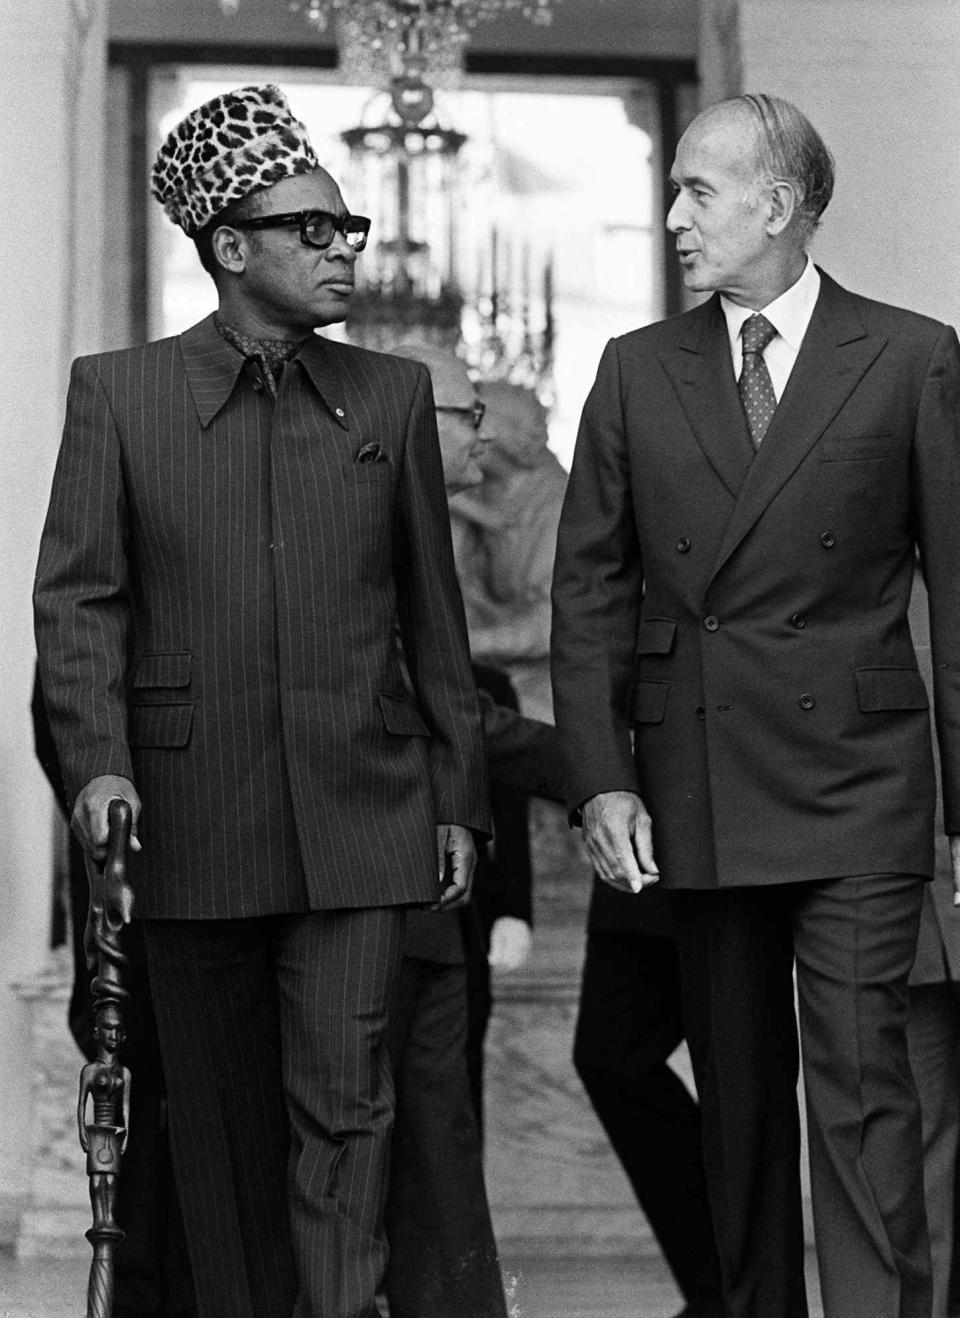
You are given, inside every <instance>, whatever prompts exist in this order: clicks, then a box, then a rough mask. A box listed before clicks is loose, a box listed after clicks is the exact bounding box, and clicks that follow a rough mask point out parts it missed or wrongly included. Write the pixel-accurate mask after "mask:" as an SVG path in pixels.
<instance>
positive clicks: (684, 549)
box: [677, 535, 690, 554]
mask: <svg viewBox="0 0 960 1318" xmlns="http://www.w3.org/2000/svg"><path fill="white" fill-rule="evenodd" d="M689 552H690V540H689V537H687V536H685V535H682V536H681V537H680V539H679V540H678V541H677V553H678V554H689Z"/></svg>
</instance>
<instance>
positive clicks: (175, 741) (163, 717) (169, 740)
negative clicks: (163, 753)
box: [127, 705, 193, 749]
mask: <svg viewBox="0 0 960 1318" xmlns="http://www.w3.org/2000/svg"><path fill="white" fill-rule="evenodd" d="M192 726H193V705H131V706H130V709H129V711H128V717H127V741H128V743H129V744H130V746H138V747H140V748H149V747H155V748H158V749H163V748H168V747H169V748H173V747H177V746H186V744H187V742H188V741H189V740H190V729H191V727H192Z"/></svg>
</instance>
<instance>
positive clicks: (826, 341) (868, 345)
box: [711, 272, 886, 576]
mask: <svg viewBox="0 0 960 1318" xmlns="http://www.w3.org/2000/svg"><path fill="white" fill-rule="evenodd" d="M821 280H822V283H821V287H820V296H819V297H818V299H817V305H816V307H815V308H814V312H813V317H812V319H811V321H810V325H809V327H808V329H807V332H806V334H805V335H804V339H803V344H802V345H801V348H800V352H799V354H798V355H797V360H796V363H795V364H794V367H793V370H792V371H791V373H790V379H789V380H788V381H787V387H786V389H785V390H784V392H783V397H782V398H781V399H780V403H779V405H778V406H777V410H776V412H775V413H774V416H773V420H772V421H771V423H770V428H769V429H768V431H767V433H766V435H765V437H764V439H763V443H762V444H761V445H760V448H759V450H758V452H757V454H756V457H755V458H754V460H753V462H752V463H751V465H750V468H749V470H748V472H747V474H746V477H745V479H744V481H743V485H742V488H741V490H740V495H739V498H738V499H737V503H736V506H735V507H734V509H733V512H732V513H731V515H730V520H729V522H728V523H727V529H726V531H725V532H724V537H723V540H722V542H721V545H720V550H719V553H718V554H717V558H716V561H715V563H714V567H713V572H712V574H711V575H712V576H716V575H717V573H718V572H719V571H720V569H721V568H722V567H723V565H724V563H726V562H727V560H728V559H729V558H730V555H731V554H732V553H733V552H734V550H735V549H736V548H737V546H738V545H739V544H740V543H741V542H742V541H743V539H744V537H745V536H746V535H747V534H748V532H749V531H750V530H751V528H752V527H753V526H754V525H755V523H756V522H757V520H758V519H759V517H760V516H761V515H762V514H763V512H764V511H765V509H766V508H768V507H769V505H770V503H771V502H772V501H773V499H774V498H775V497H776V496H777V494H778V493H779V492H780V490H781V489H782V488H783V486H784V485H785V484H786V482H787V481H788V480H789V479H790V477H791V476H792V475H793V473H794V472H795V471H796V469H797V467H798V466H799V465H800V463H801V462H802V461H803V460H804V458H805V457H806V456H807V454H808V453H809V452H810V450H811V448H812V447H813V446H814V444H815V443H816V442H817V440H818V439H819V438H820V436H821V435H822V434H823V432H824V430H825V429H826V428H827V426H828V425H829V424H830V422H831V421H832V420H833V418H834V417H835V416H836V414H837V412H839V410H840V408H841V407H842V406H843V404H844V403H845V402H846V400H847V398H848V397H849V396H850V394H851V393H852V392H853V390H854V389H855V388H856V386H857V384H858V383H859V382H860V380H861V378H862V377H863V375H864V373H865V372H866V370H867V368H868V367H869V366H870V364H871V362H873V361H874V359H875V358H876V357H877V356H878V354H879V353H880V352H881V351H882V349H883V346H884V344H885V343H886V339H885V338H884V337H883V336H882V335H879V334H868V332H867V330H866V329H865V327H864V324H863V321H862V320H861V319H860V317H859V315H858V314H857V311H856V309H855V306H854V303H853V299H852V298H851V297H850V296H849V295H848V294H847V293H846V292H845V291H844V290H843V289H842V288H840V287H839V285H837V284H835V283H834V282H833V280H832V279H830V278H829V276H827V275H824V274H823V273H822V272H821Z"/></svg>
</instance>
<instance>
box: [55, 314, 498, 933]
mask: <svg viewBox="0 0 960 1318" xmlns="http://www.w3.org/2000/svg"><path fill="white" fill-rule="evenodd" d="M370 442H376V443H378V444H379V445H380V452H381V454H382V457H381V459H380V460H377V461H372V462H366V463H358V462H357V461H356V456H357V454H358V452H359V450H360V449H361V448H362V447H363V446H364V445H365V444H368V443H370ZM35 608H36V620H37V644H38V652H39V659H40V669H41V681H42V686H43V691H44V694H45V697H46V700H47V704H48V707H49V712H50V718H51V723H52V726H53V730H54V735H55V737H56V741H57V745H58V750H59V753H60V756H61V760H62V763H63V767H64V777H65V781H66V786H67V790H68V792H69V793H70V799H71V800H72V799H74V797H75V795H76V793H77V792H78V791H79V790H80V789H81V788H82V787H83V786H84V785H85V784H86V783H87V782H88V781H89V780H90V779H91V778H93V777H95V776H97V775H100V774H121V775H124V776H127V777H130V778H132V779H133V781H134V782H135V783H136V785H137V788H138V790H139V792H140V795H141V797H142V800H143V816H142V821H141V828H140V837H141V841H142V843H143V853H142V857H141V858H140V860H139V863H138V868H139V871H140V872H139V875H138V883H137V887H138V897H137V902H138V913H139V914H141V915H146V916H151V917H178V918H213V917H239V916H251V915H262V914H269V913H276V912H289V911H299V910H306V909H322V908H336V907H353V906H368V905H381V904H395V903H403V902H418V901H428V900H433V899H435V897H436V893H437V874H436V844H435V832H434V826H435V824H436V823H437V822H447V823H450V822H456V823H461V824H465V825H467V826H470V827H473V828H477V829H481V830H485V829H486V828H487V807H486V799H485V785H484V784H485V776H484V766H483V753H482V745H481V740H480V729H479V719H478V713H477V701H476V693H475V689H474V686H473V681H472V677H471V672H470V663H469V654H468V649H467V641H466V630H465V626H464V621H463V610H462V605H461V601H460V595H459V589H458V586H457V582H456V576H455V573H454V568H453V559H452V553H451V548H450V531H449V520H448V514H447V505H446V497H445V494H444V487H443V473H442V469H441V463H440V453H439V447H438V444H437V437H436V425H435V417H434V410H433V402H432V397H431V390H430V383H429V376H428V375H427V372H426V371H425V369H424V368H423V367H422V366H420V365H418V364H417V363H414V362H409V361H404V360H400V359H398V358H394V357H387V356H384V355H382V354H379V353H371V352H366V351H363V350H361V349H358V348H353V347H347V346H344V345H342V344H338V343H335V342H332V341H329V340H326V339H323V338H320V337H318V336H314V337H313V338H312V339H311V340H310V341H309V342H308V343H307V344H306V345H305V346H304V347H303V348H302V349H301V351H300V353H299V354H298V356H297V357H296V358H295V359H294V360H293V362H291V363H289V364H288V365H287V366H286V368H285V369H284V372H283V375H282V379H281V386H280V396H279V398H278V400H277V402H276V404H275V405H274V404H273V402H272V400H271V399H270V397H269V395H268V394H267V392H266V391H265V390H264V389H263V387H262V384H261V383H260V382H259V379H258V377H257V372H256V369H255V367H253V365H252V364H249V363H245V361H244V359H243V357H242V356H241V355H240V354H239V353H238V352H236V350H235V349H234V348H232V347H231V346H230V345H229V344H228V343H226V342H225V341H224V340H223V339H222V338H221V336H220V335H219V334H218V333H217V331H216V329H215V327H214V325H213V319H212V317H209V318H208V319H206V320H204V321H202V322H201V323H200V324H199V325H196V326H194V327H193V328H192V329H190V330H188V331H187V332H186V333H184V334H182V335H180V336H179V337H178V338H171V339H165V340H162V341H161V342H158V343H152V344H148V345H147V346H146V347H143V348H137V349H131V350H128V351H123V352H115V353H108V354H104V355H101V356H96V357H87V358H81V359H79V360H78V361H77V362H76V363H75V364H74V367H73V373H72V377H71V383H70V392H69V396H68V400H67V418H66V426H65V430H64V437H63V443H62V447H61V451H60V457H59V461H58V464H57V469H56V474H55V477H54V482H53V492H52V496H51V502H50V509H49V512H48V515H47V521H46V526H45V528H44V533H43V538H42V543H41V551H40V562H39V567H38V572H37V581H36V588H35ZM397 621H399V627H400V633H401V636H402V641H403V649H404V655H405V659H406V663H407V666H408V668H409V671H410V673H411V675H412V678H413V684H414V690H415V699H411V698H410V697H409V696H408V694H407V692H406V689H405V685H404V678H403V675H402V672H401V666H400V660H399V657H398V654H397V645H396V639H395V632H396V625H397Z"/></svg>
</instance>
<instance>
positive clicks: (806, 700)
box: [797, 691, 817, 709]
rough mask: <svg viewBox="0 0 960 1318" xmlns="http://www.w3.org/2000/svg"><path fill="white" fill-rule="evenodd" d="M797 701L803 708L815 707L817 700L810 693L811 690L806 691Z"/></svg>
mask: <svg viewBox="0 0 960 1318" xmlns="http://www.w3.org/2000/svg"><path fill="white" fill-rule="evenodd" d="M797 703H798V704H799V706H800V708H801V709H813V707H814V705H815V704H816V703H817V702H816V701H815V700H814V698H813V696H812V695H811V694H810V692H809V691H804V693H803V695H802V696H801V697H800V699H799V701H798V702H797Z"/></svg>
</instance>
